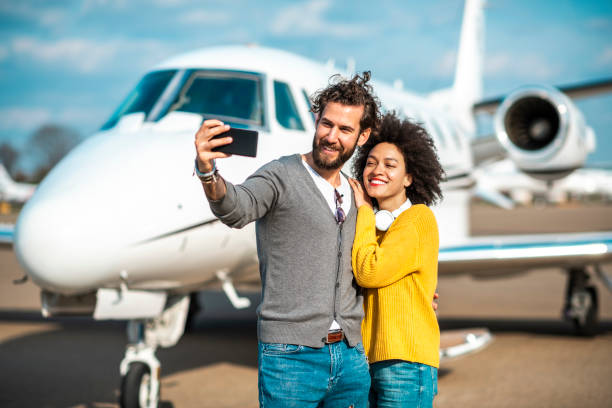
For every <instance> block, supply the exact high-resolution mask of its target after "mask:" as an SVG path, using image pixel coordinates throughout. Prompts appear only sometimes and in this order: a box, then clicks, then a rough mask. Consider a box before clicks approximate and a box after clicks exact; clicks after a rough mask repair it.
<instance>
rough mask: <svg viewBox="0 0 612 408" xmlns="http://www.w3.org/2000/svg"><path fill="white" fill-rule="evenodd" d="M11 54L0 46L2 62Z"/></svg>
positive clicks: (0, 59)
mask: <svg viewBox="0 0 612 408" xmlns="http://www.w3.org/2000/svg"><path fill="white" fill-rule="evenodd" d="M8 54H9V51H8V48H7V47H5V46H3V45H0V61H2V60H3V59H5V58H6V57H7V56H8Z"/></svg>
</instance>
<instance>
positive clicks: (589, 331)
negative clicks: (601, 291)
mask: <svg viewBox="0 0 612 408" xmlns="http://www.w3.org/2000/svg"><path fill="white" fill-rule="evenodd" d="M588 283H589V275H588V274H587V273H586V271H585V268H572V269H569V271H568V280H567V290H566V297H565V306H564V308H563V316H564V318H565V319H566V320H569V321H571V322H572V323H573V324H574V329H575V331H576V334H578V335H581V336H593V335H595V333H596V331H597V320H598V310H599V302H598V299H597V289H596V288H595V287H594V286H591V285H588Z"/></svg>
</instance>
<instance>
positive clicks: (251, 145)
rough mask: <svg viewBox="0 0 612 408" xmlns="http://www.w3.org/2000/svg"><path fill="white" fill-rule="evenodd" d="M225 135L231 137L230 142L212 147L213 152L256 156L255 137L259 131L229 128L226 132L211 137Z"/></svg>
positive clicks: (216, 137)
mask: <svg viewBox="0 0 612 408" xmlns="http://www.w3.org/2000/svg"><path fill="white" fill-rule="evenodd" d="M227 136H231V137H232V139H233V141H232V143H230V144H228V145H224V146H219V147H216V148H214V149H213V151H214V152H223V153H229V154H237V155H239V156H248V157H255V156H257V139H258V137H259V132H257V131H256V130H246V129H238V128H230V130H228V131H227V132H224V133H221V134H220V135H217V136H215V137H213V139H218V138H222V137H227Z"/></svg>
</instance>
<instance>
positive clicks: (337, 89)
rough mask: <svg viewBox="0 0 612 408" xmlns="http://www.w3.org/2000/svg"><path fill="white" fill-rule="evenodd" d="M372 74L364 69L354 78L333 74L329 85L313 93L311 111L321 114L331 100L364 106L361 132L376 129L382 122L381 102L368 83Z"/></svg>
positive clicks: (360, 122)
mask: <svg viewBox="0 0 612 408" xmlns="http://www.w3.org/2000/svg"><path fill="white" fill-rule="evenodd" d="M370 76H371V75H370V71H364V72H363V73H362V74H361V75H359V74H355V75H354V76H353V78H352V79H344V78H342V76H340V74H336V75H333V76H332V77H331V78H330V79H329V85H328V86H327V87H326V88H324V89H321V90H319V91H317V92H316V93H315V94H314V95H313V97H312V108H311V111H312V112H313V113H314V114H315V115H320V114H321V113H322V112H323V111H324V110H325V107H326V106H327V104H328V103H329V102H338V103H341V104H343V105H348V106H363V115H361V120H360V121H359V133H361V131H362V130H364V129H368V128H370V129H372V130H375V129H376V128H377V127H378V125H379V124H380V102H379V101H378V98H377V97H376V96H375V95H374V89H373V88H372V85H370V84H368V81H369V80H370Z"/></svg>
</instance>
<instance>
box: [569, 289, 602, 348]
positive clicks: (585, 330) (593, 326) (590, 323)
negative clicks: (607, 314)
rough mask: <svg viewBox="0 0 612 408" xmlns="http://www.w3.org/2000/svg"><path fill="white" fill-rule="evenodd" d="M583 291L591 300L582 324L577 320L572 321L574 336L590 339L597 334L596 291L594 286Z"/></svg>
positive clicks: (597, 308)
mask: <svg viewBox="0 0 612 408" xmlns="http://www.w3.org/2000/svg"><path fill="white" fill-rule="evenodd" d="M585 291H586V292H587V293H588V295H589V297H590V298H591V301H590V306H589V308H588V310H587V314H586V319H585V321H584V322H581V321H580V320H579V319H572V320H573V323H574V329H575V331H576V334H578V335H579V336H585V337H592V336H594V335H595V334H596V333H597V326H598V314H599V302H598V299H597V289H596V288H595V287H594V286H587V287H586V288H585Z"/></svg>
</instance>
